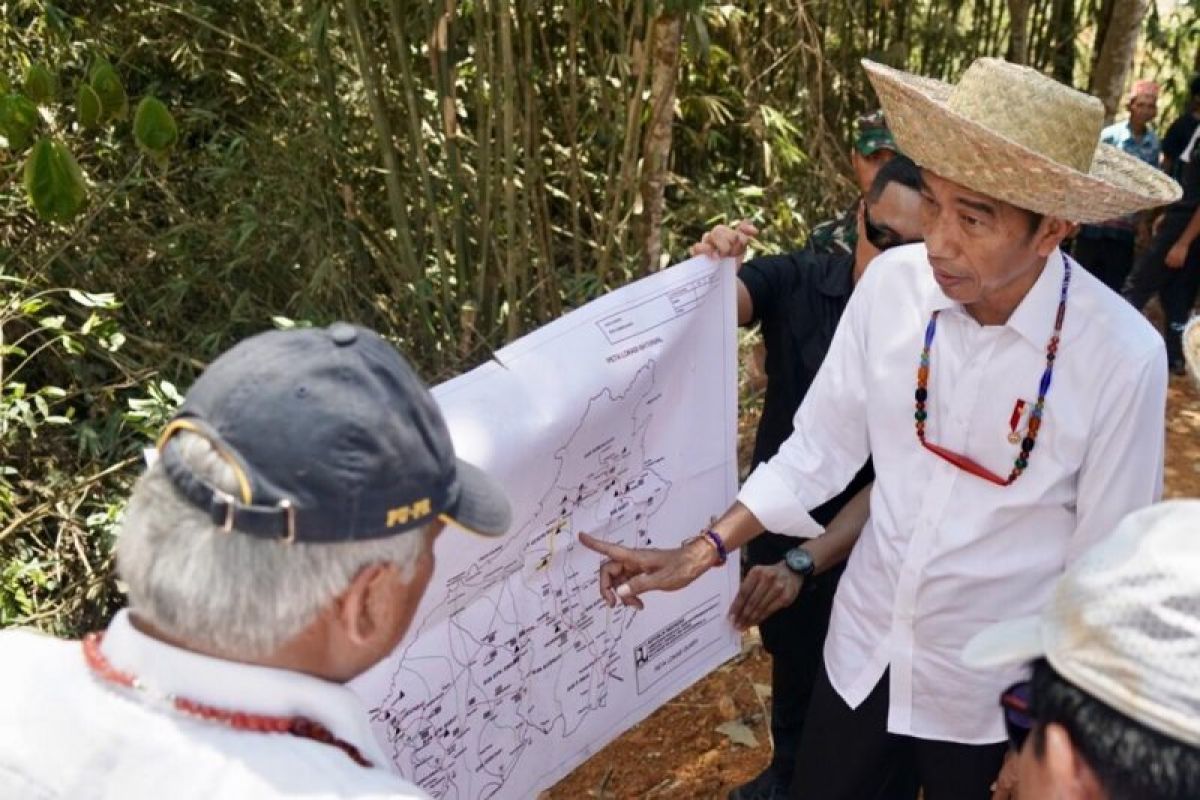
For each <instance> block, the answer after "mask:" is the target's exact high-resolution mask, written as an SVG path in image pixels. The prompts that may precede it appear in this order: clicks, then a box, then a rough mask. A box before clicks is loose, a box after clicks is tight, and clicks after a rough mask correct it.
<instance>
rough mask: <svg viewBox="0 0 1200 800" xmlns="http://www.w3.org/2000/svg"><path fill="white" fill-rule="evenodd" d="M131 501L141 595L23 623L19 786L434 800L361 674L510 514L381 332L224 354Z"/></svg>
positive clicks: (0, 697) (133, 561) (9, 743)
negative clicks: (410, 771)
mask: <svg viewBox="0 0 1200 800" xmlns="http://www.w3.org/2000/svg"><path fill="white" fill-rule="evenodd" d="M158 451H159V458H158V460H157V463H155V464H154V465H153V466H151V468H150V469H149V470H148V471H147V472H146V473H145V474H144V475H143V476H142V477H141V479H140V480H139V481H138V483H137V486H136V487H135V488H134V491H133V495H132V497H131V498H130V500H129V505H128V508H127V510H126V513H125V519H124V521H123V524H122V529H121V534H120V538H119V539H118V543H117V564H118V572H119V573H120V576H121V578H122V579H123V580H124V582H125V583H126V584H127V585H128V591H129V600H130V608H129V609H128V610H127V611H123V612H121V613H120V614H118V615H117V617H116V618H115V619H114V620H113V622H112V624H111V625H110V626H109V628H108V630H107V631H105V632H104V633H103V634H93V635H91V636H88V637H86V638H85V639H84V641H83V642H82V643H80V642H62V641H56V640H53V639H50V638H47V637H41V636H38V635H35V634H31V633H28V632H23V631H12V632H7V633H4V634H0V642H3V645H2V646H3V652H4V659H3V662H2V663H0V796H2V797H34V798H50V797H64V798H65V797H121V798H131V799H136V798H149V797H154V798H159V797H167V796H170V797H173V798H193V797H194V798H212V797H254V798H270V797H283V796H293V795H304V796H305V797H308V798H315V797H347V796H354V797H395V798H417V797H423V796H424V795H423V794H422V793H421V792H420V790H418V789H417V788H415V787H414V786H412V785H411V784H408V783H407V782H405V781H403V780H401V779H400V778H399V777H397V776H396V775H394V774H391V773H390V772H388V771H386V768H385V767H386V759H385V757H384V756H383V754H382V753H381V752H380V750H379V747H378V745H377V744H376V743H375V741H374V740H373V738H372V735H371V732H370V727H369V724H368V720H367V715H366V713H365V709H364V708H363V707H362V706H361V704H360V702H359V701H358V700H357V699H356V697H355V696H354V695H353V694H352V693H351V692H350V690H349V689H347V688H346V687H345V686H344V685H343V684H344V683H345V682H346V681H348V680H349V679H351V678H353V677H354V676H356V675H358V674H360V673H361V672H363V671H365V670H366V669H367V668H368V667H370V666H372V665H373V664H375V663H376V662H378V661H379V660H380V659H382V658H383V657H384V656H386V655H387V654H388V653H390V652H391V651H392V650H393V648H395V646H396V645H397V644H398V643H399V642H400V640H401V638H402V637H403V636H404V633H405V631H406V630H407V628H408V626H409V624H410V622H411V620H412V617H413V613H414V612H415V611H416V608H417V605H418V603H419V602H420V600H421V596H422V595H423V594H424V592H425V588H426V585H427V584H428V582H429V578H430V574H431V573H432V570H433V549H432V548H433V541H434V539H435V538H436V537H437V535H438V534H439V533H440V531H441V530H442V528H443V526H444V524H445V521H446V520H448V519H453V520H455V521H458V522H460V523H461V524H463V525H464V526H467V527H469V528H471V529H472V530H475V531H478V532H481V533H483V534H485V535H499V534H501V533H503V532H504V531H505V530H506V529H507V527H508V524H509V516H510V512H509V507H508V501H507V499H506V498H505V496H504V493H503V491H502V490H501V489H500V488H499V487H498V485H496V484H495V483H494V482H493V481H492V480H491V479H490V478H488V477H487V476H486V475H484V474H483V473H482V472H481V471H479V470H478V469H476V468H474V467H472V466H470V465H468V464H466V463H464V462H461V461H458V459H457V458H455V455H454V448H453V445H452V444H451V442H450V437H449V435H448V433H447V431H446V428H445V425H444V423H443V421H442V418H441V415H440V413H439V412H438V410H437V407H436V406H435V405H434V402H433V398H432V397H431V396H430V394H429V392H428V391H427V390H426V389H425V387H424V386H423V385H422V383H421V382H420V380H419V379H418V378H417V376H416V374H415V373H414V372H413V371H412V368H411V367H410V366H409V365H408V364H407V362H405V360H404V359H403V358H402V357H401V356H400V354H399V353H397V352H396V351H395V350H394V349H393V348H392V347H391V346H390V345H388V344H387V343H386V342H385V341H384V340H383V339H381V338H380V337H379V336H377V335H376V334H374V333H372V332H370V331H368V330H365V329H363V328H357V327H354V326H351V325H348V324H345V323H337V324H334V325H332V326H330V327H329V328H327V329H323V330H316V329H312V330H295V331H286V332H283V331H273V332H270V333H265V334H261V335H259V336H255V337H253V338H251V339H248V340H246V341H244V342H242V343H241V344H239V345H237V346H235V347H234V348H233V349H231V350H230V351H228V352H227V353H225V354H223V355H222V356H221V357H219V358H218V359H217V360H216V361H215V362H213V364H212V365H211V366H210V367H209V368H208V369H207V370H205V372H204V374H202V375H201V376H200V378H199V379H198V380H197V381H196V383H195V385H194V386H193V387H192V389H191V390H190V391H189V392H188V395H187V398H186V400H185V402H184V404H183V407H182V408H181V409H180V411H179V413H178V414H177V415H176V416H175V418H174V419H173V420H172V421H171V422H170V423H169V424H168V425H167V427H166V429H165V430H164V431H163V434H162V436H161V437H160V440H159V445H158Z"/></svg>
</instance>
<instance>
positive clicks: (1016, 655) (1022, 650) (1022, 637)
mask: <svg viewBox="0 0 1200 800" xmlns="http://www.w3.org/2000/svg"><path fill="white" fill-rule="evenodd" d="M1045 651H1046V648H1045V646H1044V645H1043V644H1042V628H1041V619H1040V618H1039V617H1021V618H1019V619H1010V620H1005V621H1004V622H997V623H996V624H994V625H990V626H988V627H987V628H984V629H983V630H982V631H980V632H979V633H977V634H975V636H974V637H972V639H971V641H969V642H967V646H966V647H964V648H963V653H962V660H963V663H964V664H966V665H967V666H968V667H978V668H990V667H1002V666H1009V665H1012V664H1024V663H1026V662H1028V661H1033V660H1034V659H1036V658H1040V657H1041V656H1043V655H1045Z"/></svg>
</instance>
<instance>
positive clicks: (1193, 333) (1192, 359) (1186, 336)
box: [1183, 317, 1200, 388]
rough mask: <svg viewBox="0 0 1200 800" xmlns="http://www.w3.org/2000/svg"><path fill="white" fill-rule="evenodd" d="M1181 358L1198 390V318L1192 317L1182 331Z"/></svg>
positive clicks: (1199, 381) (1199, 322)
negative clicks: (1184, 361)
mask: <svg viewBox="0 0 1200 800" xmlns="http://www.w3.org/2000/svg"><path fill="white" fill-rule="evenodd" d="M1183 357H1184V359H1185V360H1186V362H1187V368H1188V372H1190V373H1191V375H1192V380H1194V381H1195V382H1196V387H1197V388H1200V317H1192V321H1191V322H1189V323H1188V324H1187V327H1185V328H1184V329H1183Z"/></svg>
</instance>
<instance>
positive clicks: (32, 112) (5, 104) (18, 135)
mask: <svg viewBox="0 0 1200 800" xmlns="http://www.w3.org/2000/svg"><path fill="white" fill-rule="evenodd" d="M38 119H39V117H38V111H37V106H35V105H34V104H33V102H32V101H31V100H29V98H27V97H24V96H23V95H19V94H10V95H8V96H6V97H0V135H3V136H4V138H5V139H7V140H8V149H9V150H17V151H20V150H24V149H25V148H26V147H28V146H29V144H30V142H32V141H33V134H34V131H36V130H37V127H38Z"/></svg>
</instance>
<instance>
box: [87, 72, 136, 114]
mask: <svg viewBox="0 0 1200 800" xmlns="http://www.w3.org/2000/svg"><path fill="white" fill-rule="evenodd" d="M88 80H89V82H90V83H91V85H92V89H93V90H94V91H95V92H96V96H97V97H99V98H100V107H101V108H102V109H103V110H104V118H105V119H124V118H125V115H126V114H128V113H129V98H128V97H127V96H126V95H125V87H124V86H122V85H121V78H120V76H119V75H117V71H116V70H115V69H113V67H112V65H111V64H109V63H108V62H107V61H104V62H101V63H99V64H97V65H96V66H95V67H94V68H93V69H92V75H91V78H89V79H88Z"/></svg>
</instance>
